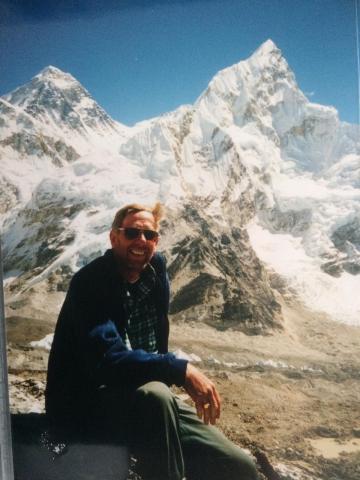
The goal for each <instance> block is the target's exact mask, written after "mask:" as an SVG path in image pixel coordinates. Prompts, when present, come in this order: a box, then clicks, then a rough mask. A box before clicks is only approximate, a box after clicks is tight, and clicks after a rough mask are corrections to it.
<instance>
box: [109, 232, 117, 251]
mask: <svg viewBox="0 0 360 480" xmlns="http://www.w3.org/2000/svg"><path fill="white" fill-rule="evenodd" d="M109 237H110V242H111V246H112V247H114V244H115V241H116V233H115V232H114V230H113V229H111V230H110V235H109Z"/></svg>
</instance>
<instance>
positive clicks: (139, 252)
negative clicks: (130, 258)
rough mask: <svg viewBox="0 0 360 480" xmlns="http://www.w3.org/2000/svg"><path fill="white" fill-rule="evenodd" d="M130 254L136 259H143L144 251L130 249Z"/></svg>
mask: <svg viewBox="0 0 360 480" xmlns="http://www.w3.org/2000/svg"><path fill="white" fill-rule="evenodd" d="M130 253H132V254H133V255H136V256H137V257H143V256H144V255H145V250H137V249H135V248H132V249H131V250H130Z"/></svg>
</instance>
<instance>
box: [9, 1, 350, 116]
mask: <svg viewBox="0 0 360 480" xmlns="http://www.w3.org/2000/svg"><path fill="white" fill-rule="evenodd" d="M355 1H358V2H359V0H178V1H176V0H157V1H155V0H154V1H152V0H129V1H127V0H124V1H121V0H57V1H56V2H55V1H51V0H47V1H43V0H0V72H1V73H0V95H3V94H5V93H8V92H9V91H11V90H13V89H15V88H16V87H17V86H19V85H22V84H24V83H26V82H28V81H29V80H30V79H31V78H32V77H33V76H34V75H36V74H37V73H38V72H39V71H40V70H42V69H43V68H44V67H46V66H47V65H54V66H56V67H58V68H60V69H62V70H64V71H66V72H69V73H71V74H72V75H73V76H74V77H76V78H77V79H78V80H79V81H80V82H81V83H82V84H83V85H84V86H85V88H87V89H88V90H89V92H90V93H91V94H92V95H93V97H94V98H95V99H96V101H97V102H98V103H99V104H100V105H101V106H102V107H104V108H105V110H106V111H107V112H108V113H109V114H110V115H111V116H112V117H113V118H115V119H116V120H118V121H120V122H122V123H125V124H127V125H132V124H133V123H135V122H136V121H140V120H143V119H146V118H150V117H153V116H157V115H159V114H161V113H164V112H167V111H170V110H173V109H175V108H176V107H178V106H179V105H181V104H185V103H193V102H194V101H195V100H196V98H197V97H198V96H199V95H200V94H201V92H202V91H203V90H204V89H205V88H206V86H207V84H208V83H209V81H210V80H211V78H212V77H213V76H214V75H215V74H216V72H218V71H219V70H220V69H222V68H225V67H227V66H230V65H232V64H234V63H237V62H239V61H240V60H243V59H245V58H247V57H248V56H249V55H250V54H251V53H252V52H253V51H254V50H255V49H256V48H257V47H258V46H259V45H260V44H261V43H263V42H264V41H265V40H267V39H268V38H271V39H272V40H273V41H274V42H275V43H276V44H277V46H278V47H279V48H280V49H281V50H282V52H283V55H284V56H285V58H286V59H287V61H288V63H289V65H290V67H291V68H292V70H293V71H294V73H295V75H296V78H297V81H298V84H299V86H300V88H301V89H302V90H303V91H304V92H305V94H307V95H308V96H309V98H310V99H311V100H312V101H314V102H317V103H321V104H325V105H333V106H335V107H336V108H337V109H338V111H339V114H340V118H341V119H342V120H346V121H349V122H352V123H356V122H358V93H357V85H358V76H357V54H356V27H355V25H356V24H355Z"/></svg>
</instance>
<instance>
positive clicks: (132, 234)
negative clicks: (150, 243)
mask: <svg viewBox="0 0 360 480" xmlns="http://www.w3.org/2000/svg"><path fill="white" fill-rule="evenodd" d="M124 233H125V237H126V238H127V239H128V240H135V238H137V237H138V236H139V235H140V230H139V229H138V228H125V230H124Z"/></svg>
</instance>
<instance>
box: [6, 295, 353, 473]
mask: <svg viewBox="0 0 360 480" xmlns="http://www.w3.org/2000/svg"><path fill="white" fill-rule="evenodd" d="M282 309H283V314H284V322H285V324H284V329H283V330H282V331H280V330H279V331H276V332H274V333H273V334H271V335H266V336H247V335H245V334H244V333H242V332H240V331H237V330H236V329H235V328H232V329H227V330H224V331H221V330H215V329H214V328H212V327H210V326H208V325H204V324H202V323H201V324H199V323H195V322H192V323H187V322H185V321H182V322H173V324H172V332H171V346H172V349H173V350H178V351H181V352H183V353H184V352H185V353H186V354H187V355H190V356H191V357H192V359H193V361H194V362H196V363H197V364H198V366H199V367H200V368H202V369H203V370H204V371H205V372H206V373H207V374H208V375H209V376H210V377H211V378H212V379H213V380H214V381H215V383H216V384H217V386H218V389H219V392H220V394H221V397H222V415H221V419H220V422H219V426H220V428H221V429H222V430H223V431H224V432H225V433H226V434H227V435H228V436H229V437H230V438H231V439H232V440H233V441H234V442H236V443H238V444H239V445H241V446H243V447H245V448H248V449H249V450H250V451H252V452H253V453H256V454H257V455H258V456H259V452H262V453H263V454H264V455H263V456H262V457H261V458H262V463H263V464H264V463H266V460H269V462H270V464H271V466H272V467H274V469H275V472H271V467H269V468H268V471H267V475H268V478H273V479H276V478H281V479H283V480H287V479H292V480H311V479H316V480H319V479H322V480H325V479H326V480H359V478H360V408H359V402H360V357H359V355H358V350H359V345H360V328H355V327H349V326H345V325H341V324H339V323H336V322H334V321H331V320H329V319H327V318H325V317H324V316H322V315H320V314H315V313H312V312H309V311H306V310H305V309H304V308H303V307H302V306H301V305H299V304H297V303H295V302H294V301H292V302H287V303H286V304H285V303H284V304H283V305H282ZM12 313H13V314H14V313H16V312H12ZM9 320H10V321H9V326H8V340H9V350H8V362H9V371H10V374H9V380H10V394H11V406H12V410H13V411H30V410H32V411H41V410H42V409H43V406H44V404H43V390H44V385H45V368H46V359H47V351H46V350H45V349H43V348H34V347H31V346H30V345H29V344H28V343H27V344H25V342H24V338H22V335H21V334H20V332H21V331H22V329H21V328H20V325H21V324H24V322H25V317H19V318H18V321H17V322H16V321H15V320H14V317H13V320H11V319H9ZM43 325H44V323H43ZM50 328H51V327H50V325H49V324H46V326H45V327H43V328H40V326H39V325H36V322H32V328H31V329H30V330H32V331H33V332H36V335H35V334H34V335H30V337H35V336H37V339H39V336H38V335H39V334H40V333H41V335H42V336H45V334H46V333H49V329H50ZM40 338H42V337H40ZM30 340H36V338H30ZM260 456H261V453H260ZM261 458H260V460H261ZM264 458H265V460H264ZM271 475H272V477H271ZM276 475H278V476H276ZM224 480H226V479H224Z"/></svg>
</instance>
